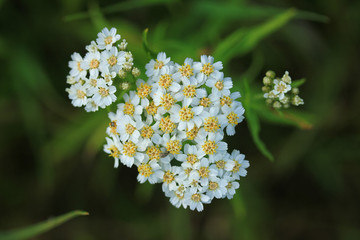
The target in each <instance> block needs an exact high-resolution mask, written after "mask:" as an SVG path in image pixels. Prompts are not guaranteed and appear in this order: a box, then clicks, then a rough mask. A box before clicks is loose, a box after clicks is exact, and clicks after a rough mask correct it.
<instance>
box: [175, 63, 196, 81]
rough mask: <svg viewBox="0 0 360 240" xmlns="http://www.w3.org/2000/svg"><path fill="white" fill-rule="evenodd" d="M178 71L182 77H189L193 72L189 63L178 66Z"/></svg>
mask: <svg viewBox="0 0 360 240" xmlns="http://www.w3.org/2000/svg"><path fill="white" fill-rule="evenodd" d="M179 71H180V72H181V75H183V76H184V77H187V78H189V77H190V76H192V75H194V73H193V69H192V68H191V67H190V65H189V64H185V63H184V65H182V66H181V67H180V68H179Z"/></svg>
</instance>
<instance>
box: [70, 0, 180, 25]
mask: <svg viewBox="0 0 360 240" xmlns="http://www.w3.org/2000/svg"><path fill="white" fill-rule="evenodd" d="M171 2H175V1H174V0H137V1H126V2H119V3H116V4H112V5H109V6H106V7H103V8H101V9H100V10H101V12H102V13H104V14H108V13H117V12H126V11H129V10H132V9H136V8H140V7H147V6H152V5H158V4H165V3H171ZM89 16H90V15H89V12H79V13H75V14H70V15H67V16H64V21H66V22H69V21H74V20H80V19H86V18H89Z"/></svg>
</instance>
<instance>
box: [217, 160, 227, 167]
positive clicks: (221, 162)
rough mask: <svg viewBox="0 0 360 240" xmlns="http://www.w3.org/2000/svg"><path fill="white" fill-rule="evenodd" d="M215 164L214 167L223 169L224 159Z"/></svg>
mask: <svg viewBox="0 0 360 240" xmlns="http://www.w3.org/2000/svg"><path fill="white" fill-rule="evenodd" d="M215 164H216V167H217V168H218V169H224V168H225V161H224V160H219V161H217V162H216V163H215Z"/></svg>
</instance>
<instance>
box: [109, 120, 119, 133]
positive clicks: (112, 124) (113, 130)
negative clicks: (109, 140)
mask: <svg viewBox="0 0 360 240" xmlns="http://www.w3.org/2000/svg"><path fill="white" fill-rule="evenodd" d="M109 126H110V132H111V133H112V134H114V135H117V134H118V133H117V131H116V127H117V124H116V121H112V122H110V123H109Z"/></svg>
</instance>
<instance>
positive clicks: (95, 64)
mask: <svg viewBox="0 0 360 240" xmlns="http://www.w3.org/2000/svg"><path fill="white" fill-rule="evenodd" d="M99 64H100V62H99V60H97V59H92V60H91V61H90V68H91V69H96V68H98V67H99Z"/></svg>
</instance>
